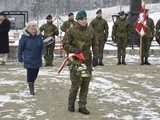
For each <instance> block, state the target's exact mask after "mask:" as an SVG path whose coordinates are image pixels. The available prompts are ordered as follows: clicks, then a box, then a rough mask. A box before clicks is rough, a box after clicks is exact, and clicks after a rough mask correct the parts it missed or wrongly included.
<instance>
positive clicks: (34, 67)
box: [18, 22, 43, 95]
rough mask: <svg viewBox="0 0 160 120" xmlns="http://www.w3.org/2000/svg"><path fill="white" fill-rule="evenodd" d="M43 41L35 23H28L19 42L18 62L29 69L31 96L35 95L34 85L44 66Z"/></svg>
mask: <svg viewBox="0 0 160 120" xmlns="http://www.w3.org/2000/svg"><path fill="white" fill-rule="evenodd" d="M42 49H43V39H42V36H41V35H40V34H39V32H38V27H37V24H36V23H35V22H30V23H28V25H27V27H26V28H25V30H24V33H23V35H22V37H21V39H20V41H19V51H18V60H19V62H23V63H24V67H25V68H26V69H27V82H28V85H29V90H30V94H31V95H34V94H35V93H34V83H35V80H36V79H37V75H38V72H39V68H40V67H41V66H42Z"/></svg>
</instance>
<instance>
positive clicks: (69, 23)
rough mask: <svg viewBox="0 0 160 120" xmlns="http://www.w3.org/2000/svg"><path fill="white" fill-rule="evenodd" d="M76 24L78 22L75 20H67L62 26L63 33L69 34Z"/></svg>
mask: <svg viewBox="0 0 160 120" xmlns="http://www.w3.org/2000/svg"><path fill="white" fill-rule="evenodd" d="M75 24H76V22H75V21H74V20H73V21H71V20H67V21H65V22H64V23H63V24H62V26H61V30H62V31H63V32H67V31H68V29H69V28H71V27H73V26H74V25H75Z"/></svg>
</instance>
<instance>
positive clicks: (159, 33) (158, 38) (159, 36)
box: [156, 20, 160, 45]
mask: <svg viewBox="0 0 160 120" xmlns="http://www.w3.org/2000/svg"><path fill="white" fill-rule="evenodd" d="M156 41H157V42H158V44H159V45H160V20H158V22H157V23H156Z"/></svg>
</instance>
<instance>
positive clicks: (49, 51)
mask: <svg viewBox="0 0 160 120" xmlns="http://www.w3.org/2000/svg"><path fill="white" fill-rule="evenodd" d="M46 19H47V23H46V24H44V25H42V26H41V27H40V32H41V33H44V34H43V35H44V38H45V39H46V38H48V37H52V39H53V42H52V43H51V44H49V45H47V46H46V48H45V55H44V59H45V66H52V65H53V58H54V53H53V52H54V47H55V35H58V34H59V32H58V28H57V27H56V26H55V25H54V24H53V23H52V16H51V15H48V16H47V17H46Z"/></svg>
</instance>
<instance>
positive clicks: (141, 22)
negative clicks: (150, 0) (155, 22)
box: [134, 1, 148, 36]
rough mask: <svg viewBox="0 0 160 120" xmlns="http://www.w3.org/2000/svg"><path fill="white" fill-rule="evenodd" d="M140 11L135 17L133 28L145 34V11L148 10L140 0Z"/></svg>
mask: <svg viewBox="0 0 160 120" xmlns="http://www.w3.org/2000/svg"><path fill="white" fill-rule="evenodd" d="M139 11H140V13H139V16H138V19H137V22H136V24H135V26H134V27H135V30H136V31H137V32H138V33H139V34H140V35H141V36H143V35H145V33H146V32H147V26H146V24H147V14H148V13H147V12H148V10H147V9H146V8H145V4H144V2H143V1H142V4H141V7H140V9H139Z"/></svg>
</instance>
